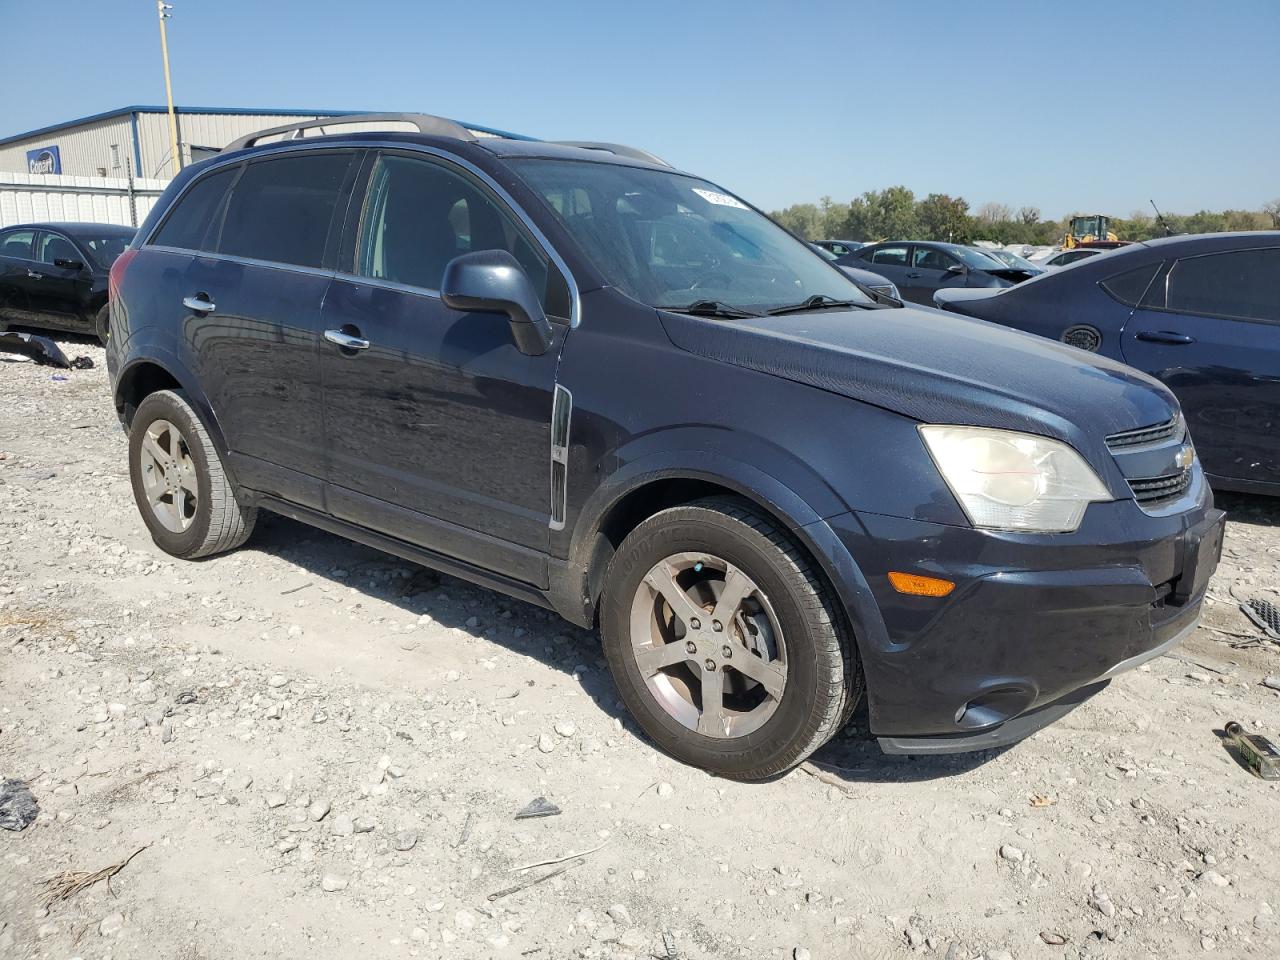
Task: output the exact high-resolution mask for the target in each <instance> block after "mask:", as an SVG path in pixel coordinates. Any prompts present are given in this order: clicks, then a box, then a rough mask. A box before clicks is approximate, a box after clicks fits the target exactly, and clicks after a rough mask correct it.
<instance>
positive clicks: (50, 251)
mask: <svg viewBox="0 0 1280 960" xmlns="http://www.w3.org/2000/svg"><path fill="white" fill-rule="evenodd" d="M36 259H37V260H39V261H40V262H41V263H50V264H51V263H53V262H55V261H57V260H83V257H82V256H81V254H80V251H79V250H77V249H76V246H75V244H74V243H72V242H71V241H70V240H68V239H67V238H66V237H64V236H62V235H61V234H57V233H48V232H46V233H42V234H40V240H39V242H38V243H37V244H36Z"/></svg>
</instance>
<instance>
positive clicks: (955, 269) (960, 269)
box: [947, 263, 969, 273]
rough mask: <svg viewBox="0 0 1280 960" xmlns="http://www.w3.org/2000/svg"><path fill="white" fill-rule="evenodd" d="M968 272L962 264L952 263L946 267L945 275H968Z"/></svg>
mask: <svg viewBox="0 0 1280 960" xmlns="http://www.w3.org/2000/svg"><path fill="white" fill-rule="evenodd" d="M968 272H969V268H968V267H966V266H965V265H964V264H963V263H953V264H952V265H951V266H949V267H947V273H968Z"/></svg>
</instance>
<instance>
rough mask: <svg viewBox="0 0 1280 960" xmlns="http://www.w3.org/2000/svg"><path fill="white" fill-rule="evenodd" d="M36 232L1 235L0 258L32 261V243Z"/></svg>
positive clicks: (18, 231) (26, 231)
mask: <svg viewBox="0 0 1280 960" xmlns="http://www.w3.org/2000/svg"><path fill="white" fill-rule="evenodd" d="M35 236H36V232H35V231H34V230H14V231H12V232H10V233H0V257H17V258H18V259H20V260H30V259H31V242H32V241H33V240H34V239H35Z"/></svg>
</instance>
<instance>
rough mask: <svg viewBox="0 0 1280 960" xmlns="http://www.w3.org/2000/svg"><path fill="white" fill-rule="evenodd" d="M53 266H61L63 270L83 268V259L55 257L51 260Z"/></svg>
mask: <svg viewBox="0 0 1280 960" xmlns="http://www.w3.org/2000/svg"><path fill="white" fill-rule="evenodd" d="M53 265H54V266H55V267H62V269H63V270H83V269H84V261H83V260H70V259H68V258H66V257H55V258H54V261H53Z"/></svg>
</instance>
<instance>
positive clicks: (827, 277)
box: [515, 160, 871, 310]
mask: <svg viewBox="0 0 1280 960" xmlns="http://www.w3.org/2000/svg"><path fill="white" fill-rule="evenodd" d="M515 165H517V166H518V167H519V170H520V173H521V174H522V175H523V176H524V178H525V180H526V181H527V182H528V183H529V184H530V185H531V186H532V187H533V188H534V190H536V191H537V192H538V193H539V194H541V195H542V197H543V198H544V199H545V200H546V201H547V204H548V205H549V207H550V208H551V210H552V211H553V212H554V213H555V215H556V216H557V217H558V218H559V219H560V221H561V222H562V223H563V224H564V226H565V228H566V229H567V230H568V232H569V233H570V235H571V236H572V237H573V238H574V240H576V241H577V243H578V246H579V247H580V248H581V249H582V252H583V253H584V254H586V256H588V257H589V258H590V259H591V260H592V262H593V263H594V264H595V266H596V268H597V269H598V270H599V271H600V272H601V273H602V274H603V275H604V276H605V277H606V278H607V279H608V281H609V282H610V283H612V284H613V285H614V286H616V287H617V288H618V289H619V290H621V291H622V292H624V293H626V294H627V295H628V296H630V297H633V298H634V299H636V300H639V301H640V302H642V303H647V304H650V305H652V306H657V307H667V308H672V309H683V308H685V307H688V306H690V305H691V304H693V303H695V302H697V301H700V300H716V301H720V302H722V303H725V304H728V305H729V306H732V307H740V308H743V309H749V310H765V309H770V308H774V307H781V306H790V305H792V304H795V303H798V302H801V301H803V300H805V299H807V298H808V297H811V296H815V295H818V294H822V295H825V296H829V297H834V298H836V299H839V300H853V301H856V302H858V303H866V304H870V303H871V300H870V299H869V298H868V297H867V295H866V294H865V293H863V292H862V291H861V290H860V289H859V288H858V287H857V286H856V285H855V284H854V283H853V282H852V281H850V280H849V279H848V278H847V277H846V276H845V275H844V274H843V273H842V272H841V271H840V270H838V269H836V268H835V267H832V266H831V264H830V263H828V262H826V261H824V260H823V259H822V258H821V257H819V256H818V255H817V254H815V253H814V252H813V250H812V249H811V248H810V247H809V246H808V244H806V243H805V242H804V241H802V240H797V239H796V238H795V237H793V236H792V235H791V234H789V233H787V232H786V231H785V230H783V229H782V228H781V227H779V226H778V225H777V224H776V223H774V222H773V221H772V220H770V219H769V218H768V217H765V216H763V215H762V214H760V213H759V212H757V211H755V210H752V209H751V208H750V207H749V206H747V205H746V204H745V203H743V202H742V201H741V200H739V199H738V198H737V197H734V196H731V195H729V194H727V193H724V192H723V191H721V190H720V189H719V188H718V187H716V186H714V185H712V184H710V183H707V182H706V181H704V180H698V179H696V178H694V177H688V176H684V175H683V174H678V173H674V172H670V171H667V170H655V169H647V168H643V167H631V166H625V165H623V164H615V163H592V162H589V161H577V160H572V161H571V160H519V161H516V162H515Z"/></svg>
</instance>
